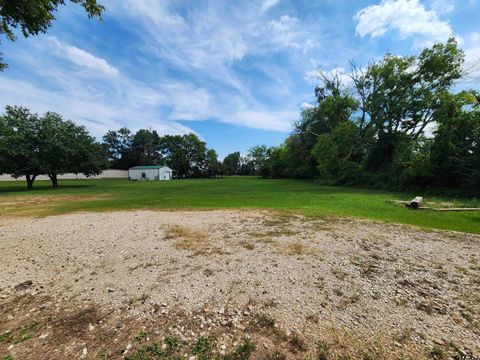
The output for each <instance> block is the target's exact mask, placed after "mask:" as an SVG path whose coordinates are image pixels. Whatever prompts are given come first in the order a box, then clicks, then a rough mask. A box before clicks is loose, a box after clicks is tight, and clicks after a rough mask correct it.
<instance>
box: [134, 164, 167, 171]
mask: <svg viewBox="0 0 480 360" xmlns="http://www.w3.org/2000/svg"><path fill="white" fill-rule="evenodd" d="M163 168H167V169H170V168H169V167H168V166H165V165H140V166H134V167H131V168H130V169H128V170H146V169H163ZM170 170H172V169H170Z"/></svg>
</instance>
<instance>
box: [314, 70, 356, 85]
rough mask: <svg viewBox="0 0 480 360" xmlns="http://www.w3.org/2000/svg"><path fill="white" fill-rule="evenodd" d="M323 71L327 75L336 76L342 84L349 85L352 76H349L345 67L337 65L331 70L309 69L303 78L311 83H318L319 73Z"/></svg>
mask: <svg viewBox="0 0 480 360" xmlns="http://www.w3.org/2000/svg"><path fill="white" fill-rule="evenodd" d="M322 73H324V74H325V75H327V76H329V77H338V79H339V80H340V83H341V84H342V85H343V86H347V87H348V86H351V85H352V83H353V81H352V78H351V77H350V74H349V73H348V72H347V71H346V70H345V68H343V67H341V66H338V67H336V68H333V69H331V70H327V71H324V70H322V69H315V70H310V71H307V73H306V74H305V80H307V81H308V82H310V83H312V84H318V82H319V80H321V74H322Z"/></svg>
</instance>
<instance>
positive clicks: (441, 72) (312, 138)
mask: <svg viewBox="0 0 480 360" xmlns="http://www.w3.org/2000/svg"><path fill="white" fill-rule="evenodd" d="M464 59H465V56H464V52H463V51H462V50H461V49H459V47H458V44H457V42H456V40H455V39H453V38H452V39H449V40H448V41H447V42H446V43H438V44H435V45H433V46H432V47H429V48H426V49H424V50H423V51H422V52H421V53H420V54H419V55H418V56H396V55H392V54H386V55H385V56H384V57H383V59H381V60H379V61H375V62H371V63H370V64H368V66H366V67H363V68H360V67H357V66H356V65H355V64H354V63H353V62H352V63H351V72H350V79H349V80H350V81H349V82H347V83H345V81H344V82H342V81H341V79H340V77H339V76H338V75H335V74H328V73H322V72H320V78H321V84H320V85H319V86H317V87H316V88H315V96H316V99H317V101H316V104H315V105H314V106H312V107H311V108H308V109H305V110H303V111H302V113H301V116H300V119H299V120H298V121H296V122H295V123H294V130H293V132H292V133H291V134H290V135H289V136H288V137H287V138H286V140H285V141H284V143H282V144H281V145H279V146H274V147H270V148H267V147H266V146H257V147H255V148H253V149H252V150H251V151H250V155H252V158H254V159H255V164H256V167H255V170H256V171H257V173H258V174H259V175H261V176H263V177H266V178H268V177H272V178H299V179H318V180H319V181H320V182H322V183H324V184H329V185H361V186H373V187H377V188H390V189H409V188H419V187H421V188H437V189H456V190H457V191H461V192H463V193H465V194H480V95H479V93H478V91H477V90H474V89H472V90H462V91H454V90H455V88H456V86H455V85H456V84H457V83H458V81H459V80H461V79H462V78H463V77H464V76H465V75H468V74H466V73H465V70H464Z"/></svg>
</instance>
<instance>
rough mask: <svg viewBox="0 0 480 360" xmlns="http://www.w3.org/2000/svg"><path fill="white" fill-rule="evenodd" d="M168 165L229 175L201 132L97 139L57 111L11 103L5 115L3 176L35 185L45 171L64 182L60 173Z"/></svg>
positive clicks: (0, 133)
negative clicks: (35, 110)
mask: <svg viewBox="0 0 480 360" xmlns="http://www.w3.org/2000/svg"><path fill="white" fill-rule="evenodd" d="M163 164H165V165H168V166H170V167H171V168H172V169H173V170H175V176H176V177H177V178H187V177H216V176H221V175H223V170H222V169H223V166H222V163H221V162H220V161H219V160H218V155H217V153H216V151H215V150H213V149H208V148H207V146H206V143H205V142H203V141H201V140H200V139H199V138H198V137H197V136H196V135H195V134H186V135H165V136H159V135H158V133H157V131H155V130H150V129H140V130H138V131H137V132H136V133H132V132H131V131H130V130H128V129H127V128H121V129H120V130H118V131H108V132H107V133H106V134H105V135H104V136H103V137H102V142H97V141H96V140H95V138H93V137H92V136H91V135H90V134H89V133H88V131H87V130H86V128H85V127H84V126H79V125H76V124H75V123H74V122H72V121H70V120H66V119H64V118H63V117H62V116H61V115H59V114H57V113H54V112H47V113H45V114H44V115H42V116H39V115H38V114H35V113H32V112H30V110H29V109H27V108H25V107H18V106H7V107H6V109H5V113H4V114H3V115H1V116H0V174H2V173H3V174H11V175H12V176H14V177H17V178H18V177H21V176H24V177H25V179H26V181H27V188H28V189H32V187H33V183H34V181H35V179H36V178H37V177H38V176H39V175H47V176H48V177H49V178H50V180H51V181H52V186H53V187H57V186H58V175H60V174H65V173H76V174H78V173H83V174H85V175H86V176H92V175H98V174H100V173H101V171H102V170H104V169H107V168H116V169H128V168H130V167H133V166H136V165H163Z"/></svg>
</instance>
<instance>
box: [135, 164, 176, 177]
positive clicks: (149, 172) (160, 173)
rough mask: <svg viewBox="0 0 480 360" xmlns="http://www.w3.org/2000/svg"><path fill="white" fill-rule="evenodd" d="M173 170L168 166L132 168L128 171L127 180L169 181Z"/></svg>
mask: <svg viewBox="0 0 480 360" xmlns="http://www.w3.org/2000/svg"><path fill="white" fill-rule="evenodd" d="M172 176H173V170H172V169H170V168H169V167H168V166H162V165H149V166H134V167H132V168H130V169H128V179H129V180H171V179H172Z"/></svg>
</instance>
